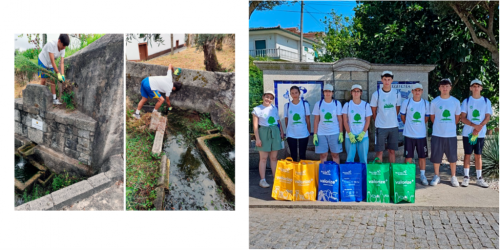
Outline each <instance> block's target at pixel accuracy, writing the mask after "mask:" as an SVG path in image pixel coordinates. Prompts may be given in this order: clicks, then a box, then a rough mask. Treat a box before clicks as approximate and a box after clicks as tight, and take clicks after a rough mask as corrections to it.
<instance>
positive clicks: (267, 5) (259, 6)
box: [248, 1, 297, 19]
mask: <svg viewBox="0 0 500 250" xmlns="http://www.w3.org/2000/svg"><path fill="white" fill-rule="evenodd" d="M296 2H297V1H249V4H250V6H249V15H248V19H250V17H251V16H252V13H253V12H254V11H255V10H259V11H265V10H272V9H273V8H274V7H276V6H280V5H288V4H295V3H296Z"/></svg>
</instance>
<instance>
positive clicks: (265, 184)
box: [259, 179, 269, 188]
mask: <svg viewBox="0 0 500 250" xmlns="http://www.w3.org/2000/svg"><path fill="white" fill-rule="evenodd" d="M259 186H260V187H263V188H268V187H269V184H267V182H266V180H265V179H262V180H260V182H259Z"/></svg>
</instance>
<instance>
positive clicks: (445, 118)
mask: <svg viewBox="0 0 500 250" xmlns="http://www.w3.org/2000/svg"><path fill="white" fill-rule="evenodd" d="M450 116H451V114H450V111H449V110H447V109H445V110H444V111H443V117H444V119H441V121H451V118H448V117H450Z"/></svg>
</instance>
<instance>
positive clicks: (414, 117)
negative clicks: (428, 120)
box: [413, 112, 422, 122]
mask: <svg viewBox="0 0 500 250" xmlns="http://www.w3.org/2000/svg"><path fill="white" fill-rule="evenodd" d="M420 118H422V116H420V112H415V113H414V114H413V119H415V120H413V122H421V121H420V120H419V119H420Z"/></svg>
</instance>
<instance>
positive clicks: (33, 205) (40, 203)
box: [16, 194, 54, 211]
mask: <svg viewBox="0 0 500 250" xmlns="http://www.w3.org/2000/svg"><path fill="white" fill-rule="evenodd" d="M22 210H29V211H45V210H54V202H53V200H52V195H51V194H48V195H45V196H43V197H41V198H38V199H36V200H34V201H30V202H28V203H25V204H23V205H21V206H18V207H16V211H22Z"/></svg>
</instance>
